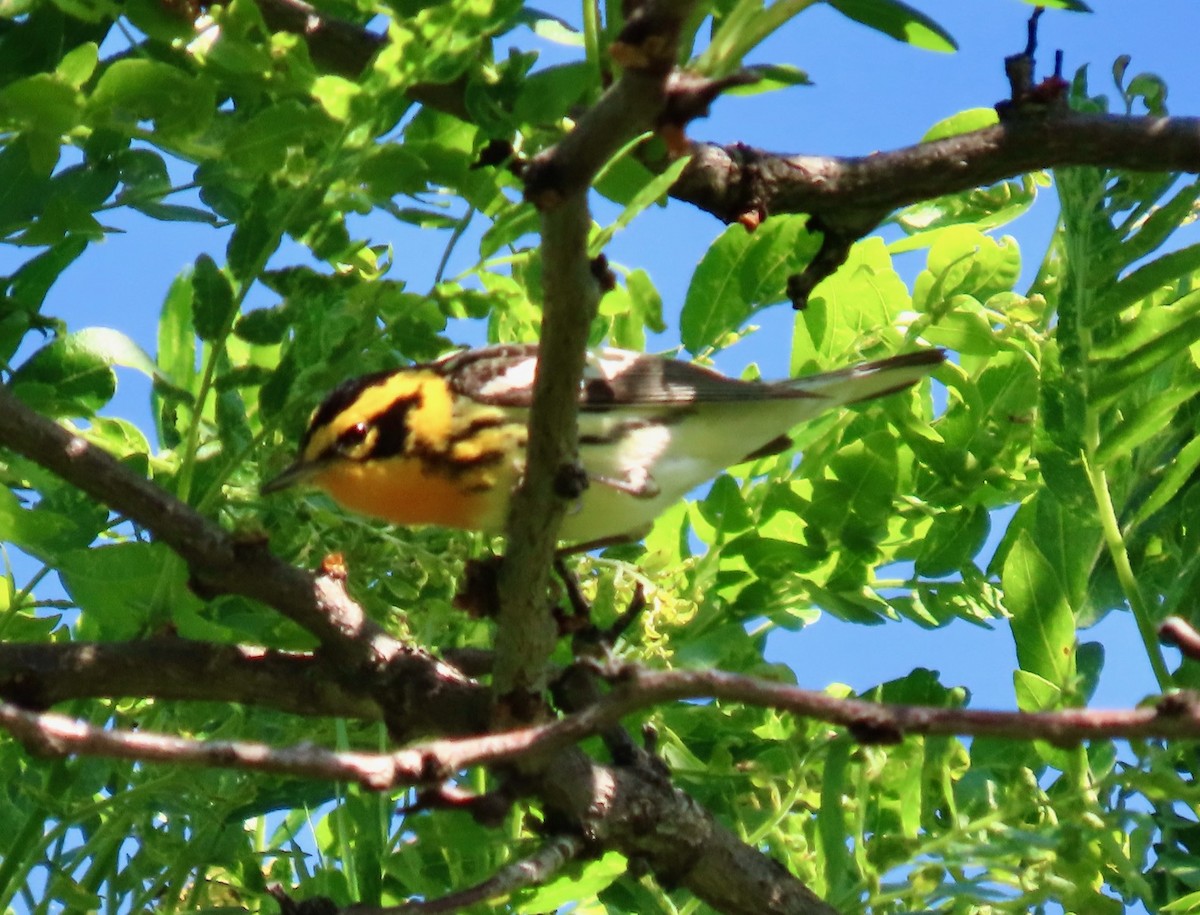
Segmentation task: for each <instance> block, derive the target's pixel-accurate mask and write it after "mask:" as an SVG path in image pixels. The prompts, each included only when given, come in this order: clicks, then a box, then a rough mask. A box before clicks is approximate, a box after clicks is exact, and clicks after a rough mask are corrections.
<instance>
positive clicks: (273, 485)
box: [258, 461, 321, 496]
mask: <svg viewBox="0 0 1200 915" xmlns="http://www.w3.org/2000/svg"><path fill="white" fill-rule="evenodd" d="M320 469H321V465H320V463H318V462H315V461H309V462H305V461H296V463H294V464H292V465H291V466H290V467H288V468H287V469H286V470H284V471H283V473H281V474H279V475H278V476H276V477H273V478H272V479H270V480H267V482H265V483H263V484H262V486H260V487H259V488H258V491H259V492H260V493H261V494H262V495H264V496H265V495H269V494H270V493H273V492H279V491H280V490H282V489H287V488H288V487H289V486H295V485H296V484H297V483H303V482H304V481H305V480H308V479H311V478H312V477H313V476H314V475H315V474H316V473H317V472H318V471H320Z"/></svg>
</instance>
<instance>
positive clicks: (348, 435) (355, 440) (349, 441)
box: [337, 423, 371, 448]
mask: <svg viewBox="0 0 1200 915" xmlns="http://www.w3.org/2000/svg"><path fill="white" fill-rule="evenodd" d="M370 428H371V427H370V426H368V425H367V424H366V423H355V424H354V425H353V426H351V427H350V428H348V429H343V430H342V432H341V434H339V435H338V437H337V444H338V447H339V448H353V447H354V446H355V445H359V444H361V443H362V440H363V439H365V438H366V437H367V432H368V431H369V430H370Z"/></svg>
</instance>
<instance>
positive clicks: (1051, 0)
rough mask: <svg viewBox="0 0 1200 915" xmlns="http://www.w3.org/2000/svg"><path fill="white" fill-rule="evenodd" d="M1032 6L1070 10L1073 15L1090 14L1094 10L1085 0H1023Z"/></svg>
mask: <svg viewBox="0 0 1200 915" xmlns="http://www.w3.org/2000/svg"><path fill="white" fill-rule="evenodd" d="M1023 2H1024V3H1028V4H1029V5H1030V6H1044V7H1046V8H1047V9H1052V10H1070V11H1071V12H1073V13H1090V12H1091V11H1092V8H1091V7H1090V6H1088V5H1087V4H1086V3H1084V2H1083V0H1023Z"/></svg>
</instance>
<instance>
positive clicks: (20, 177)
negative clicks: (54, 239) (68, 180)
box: [0, 137, 54, 238]
mask: <svg viewBox="0 0 1200 915" xmlns="http://www.w3.org/2000/svg"><path fill="white" fill-rule="evenodd" d="M53 167H54V162H50V163H49V167H47V168H42V163H41V162H40V161H36V160H35V159H34V156H33V144H32V143H31V141H30V140H29V138H28V137H23V138H21V140H18V141H14V142H9V143H8V144H6V145H5V146H4V147H3V148H0V238H3V237H4V236H5V235H7V234H9V233H10V232H11V231H12V230H13V229H15V228H17V227H19V226H22V225H23V224H24V223H26V222H27V221H28V220H30V219H32V218H33V217H34V216H35V215H37V214H38V213H39V212H41V210H42V207H43V205H44V203H45V199H46V196H47V193H48V188H49V186H50V169H51V168H53Z"/></svg>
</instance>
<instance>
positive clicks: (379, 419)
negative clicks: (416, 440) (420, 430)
mask: <svg viewBox="0 0 1200 915" xmlns="http://www.w3.org/2000/svg"><path fill="white" fill-rule="evenodd" d="M421 400H422V398H421V392H420V390H418V391H417V392H416V393H415V394H413V396H411V397H404V398H400V399H398V400H395V401H393V402H392V403H391V404H389V405H388V408H387V409H386V410H384V411H383V412H382V413H380V414H379V415H378V416H376V417H375V418H374V420H372V425H374V427H375V429H376V432H377V435H376V438H375V447H373V448H372V449H371V457H376V458H385V457H393V456H394V455H397V454H403V453H404V451H405V447H406V445H407V444H408V411H409V410H411V409H413V408H414V407H418V406H420V404H421Z"/></svg>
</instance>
